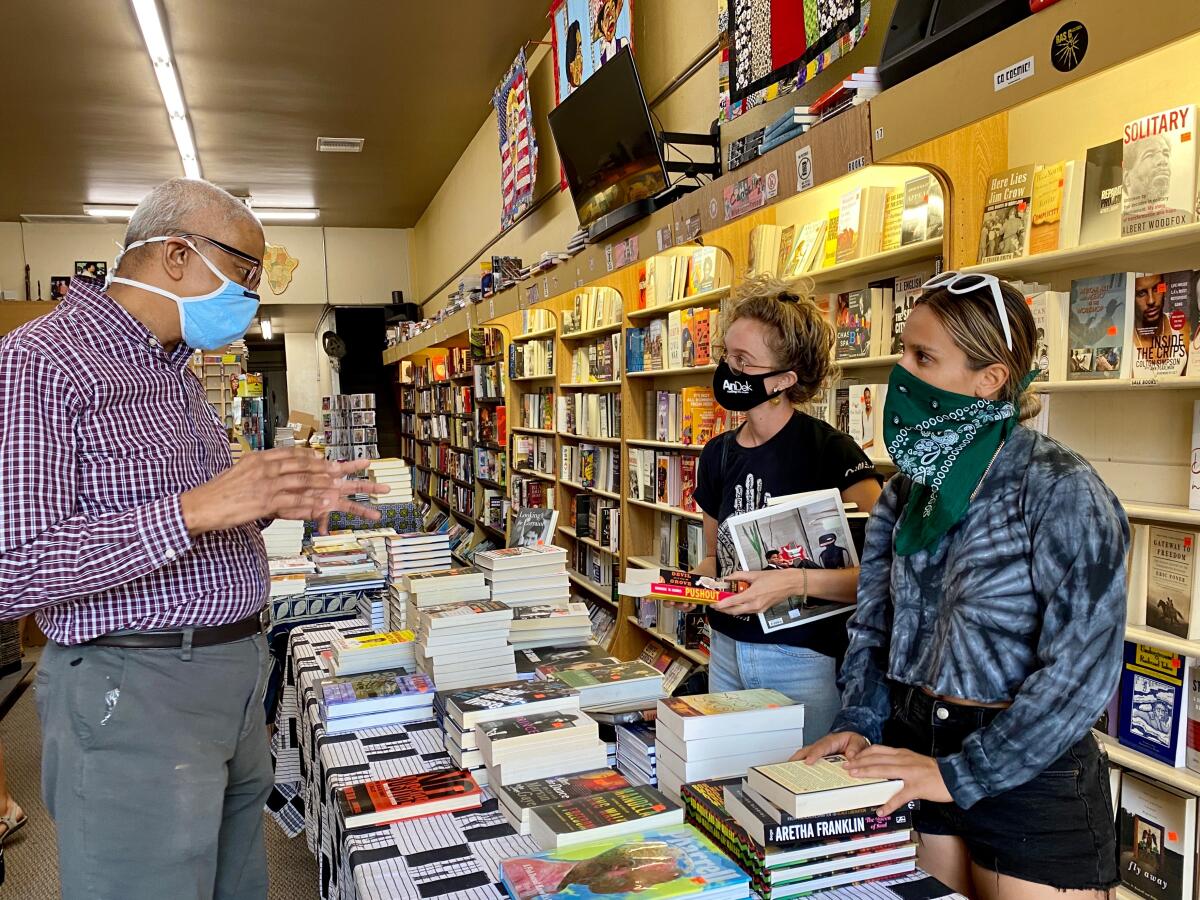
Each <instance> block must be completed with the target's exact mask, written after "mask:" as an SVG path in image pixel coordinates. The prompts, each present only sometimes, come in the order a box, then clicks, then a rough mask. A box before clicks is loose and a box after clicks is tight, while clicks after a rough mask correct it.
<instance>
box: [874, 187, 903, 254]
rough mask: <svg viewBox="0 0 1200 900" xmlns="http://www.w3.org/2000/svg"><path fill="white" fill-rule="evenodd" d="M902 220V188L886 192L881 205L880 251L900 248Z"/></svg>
mask: <svg viewBox="0 0 1200 900" xmlns="http://www.w3.org/2000/svg"><path fill="white" fill-rule="evenodd" d="M903 219H904V188H899V187H897V188H892V189H891V190H890V191H888V192H887V200H885V201H884V204H883V238H882V239H881V241H880V244H879V249H880V251H882V252H884V253H886V252H887V251H888V250H898V249H899V248H900V236H901V228H900V225H901V222H902V221H903Z"/></svg>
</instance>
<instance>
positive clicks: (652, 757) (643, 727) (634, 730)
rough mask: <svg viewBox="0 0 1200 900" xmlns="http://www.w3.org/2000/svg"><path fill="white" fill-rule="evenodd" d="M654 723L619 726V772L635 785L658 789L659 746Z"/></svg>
mask: <svg viewBox="0 0 1200 900" xmlns="http://www.w3.org/2000/svg"><path fill="white" fill-rule="evenodd" d="M654 734H655V725H654V723H653V722H637V723H635V724H633V725H618V726H617V770H618V771H620V772H622V773H624V774H625V775H626V776H627V777H628V778H629V780H630V781H632V782H633V783H634V784H648V785H650V786H651V787H658V744H657V742H656V741H655V739H654Z"/></svg>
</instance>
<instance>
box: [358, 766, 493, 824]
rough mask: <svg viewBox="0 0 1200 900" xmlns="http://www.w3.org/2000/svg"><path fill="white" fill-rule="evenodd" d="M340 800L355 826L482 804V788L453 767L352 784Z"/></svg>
mask: <svg viewBox="0 0 1200 900" xmlns="http://www.w3.org/2000/svg"><path fill="white" fill-rule="evenodd" d="M337 800H338V809H339V810H340V811H341V813H342V817H343V818H344V820H345V821H346V824H347V825H348V826H351V827H353V825H352V823H357V824H369V823H370V822H371V821H384V820H386V819H393V820H394V819H401V818H409V817H412V816H418V815H428V814H431V813H432V812H438V811H441V810H443V809H448V808H453V809H466V808H470V807H472V806H479V805H480V802H481V792H480V789H479V785H477V784H476V783H475V779H474V778H472V777H471V775H470V773H468V772H465V771H463V770H461V769H451V770H448V771H438V772H421V773H418V774H416V775H403V776H400V777H398V778H385V779H382V780H380V781H369V782H366V783H365V784H355V785H351V786H350V787H348V788H343V789H342V790H341V791H339V792H338V794H337Z"/></svg>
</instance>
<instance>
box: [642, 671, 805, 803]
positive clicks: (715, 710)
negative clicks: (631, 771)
mask: <svg viewBox="0 0 1200 900" xmlns="http://www.w3.org/2000/svg"><path fill="white" fill-rule="evenodd" d="M655 737H656V752H657V759H656V762H657V774H658V782H659V786H660V787H661V788H662V789H663V792H664V793H666V794H667V796H675V797H678V796H679V791H680V788H681V787H682V786H683V784H684V783H686V782H689V781H699V780H701V779H705V778H722V777H725V776H730V775H742V774H744V773H745V772H746V770H747V769H748V768H750V767H751V766H756V765H762V764H764V763H774V762H783V761H784V760H787V759H788V758H789V757H790V756H791V755H792V754H793V753H795V752H796V751H797V750H799V749H800V748H801V747H803V746H804V707H803V706H802V705H801V704H798V703H793V702H792V701H791V700H790V699H789V698H788V697H786V696H784V695H783V694H781V693H779V691H773V690H768V689H763V688H758V689H754V690H748V691H728V692H725V693H720V694H697V695H695V696H691V697H670V698H667V699H666V700H663V701H661V702H660V703H659V704H658V717H657V729H656V735H655Z"/></svg>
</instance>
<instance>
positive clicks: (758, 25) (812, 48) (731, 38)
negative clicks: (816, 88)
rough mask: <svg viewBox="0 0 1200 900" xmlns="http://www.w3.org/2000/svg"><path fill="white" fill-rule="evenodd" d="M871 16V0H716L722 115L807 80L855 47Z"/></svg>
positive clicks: (740, 110)
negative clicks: (801, 1)
mask: <svg viewBox="0 0 1200 900" xmlns="http://www.w3.org/2000/svg"><path fill="white" fill-rule="evenodd" d="M870 18H871V2H870V0H805V2H803V3H799V2H796V0H718V2H717V28H718V32H719V33H720V35H721V62H720V69H719V79H720V82H719V90H720V107H721V109H720V112H721V118H722V119H723V120H724V121H727V122H731V121H733V120H734V119H736V118H737V117H738V116H740V115H741V114H742V113H744V112H746V111H747V110H750V109H753V108H754V107H756V106H760V105H761V104H763V103H766V102H768V101H770V100H774V99H775V98H777V97H782V96H784V95H785V94H790V93H792V92H793V91H795V90H797V89H798V88H800V87H801V86H803V85H804V84H806V83H808V82H809V81H810V80H811V79H812V78H813V77H814V76H816V75H817V73H819V72H822V71H824V70H825V68H826V67H828V66H829V65H830V64H831V63H833V62H834V61H835V60H837V59H840V58H841V57H843V56H845V55H846V54H847V53H849V52H850V51H851V50H852V49H854V47H855V46H856V45H857V44H858V42H859V41H860V40H862V38H863V36H864V35H865V34H866V33H867V23H868V21H869V20H870Z"/></svg>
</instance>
